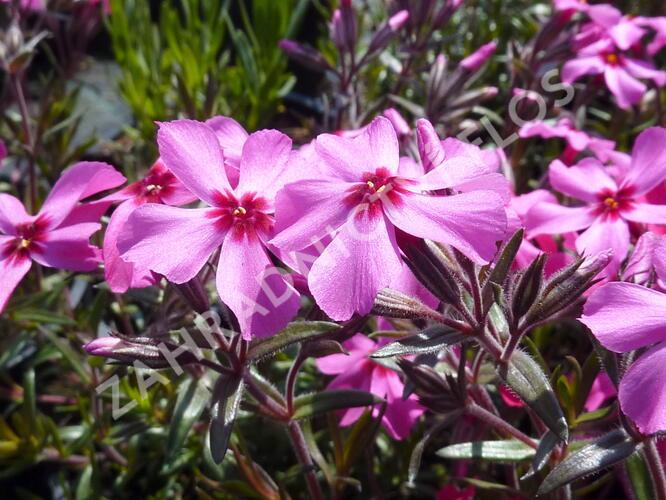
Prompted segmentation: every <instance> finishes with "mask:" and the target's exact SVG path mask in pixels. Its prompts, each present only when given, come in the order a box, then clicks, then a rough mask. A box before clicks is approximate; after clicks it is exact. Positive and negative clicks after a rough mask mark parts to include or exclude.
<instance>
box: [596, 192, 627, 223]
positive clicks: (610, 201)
mask: <svg viewBox="0 0 666 500" xmlns="http://www.w3.org/2000/svg"><path fill="white" fill-rule="evenodd" d="M632 191H633V189H631V190H630V189H620V190H619V191H617V192H613V191H611V190H610V189H605V190H603V191H601V192H600V193H598V194H597V199H598V200H599V201H598V202H597V204H596V206H595V208H594V212H595V215H603V216H604V217H605V218H607V219H613V220H614V219H617V218H618V217H619V216H620V213H621V212H623V211H626V210H631V208H632V207H633V197H632V196H631V192H632Z"/></svg>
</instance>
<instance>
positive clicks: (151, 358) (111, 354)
mask: <svg viewBox="0 0 666 500" xmlns="http://www.w3.org/2000/svg"><path fill="white" fill-rule="evenodd" d="M83 348H84V349H85V350H86V351H87V352H88V354H91V355H93V356H102V357H104V358H111V359H115V360H118V361H120V362H122V363H123V364H128V365H131V364H133V363H134V362H137V361H138V362H141V363H143V364H144V365H146V366H148V367H149V368H156V369H157V368H167V367H169V366H170V363H169V360H168V359H167V357H166V356H165V353H167V354H168V353H170V352H173V351H174V350H176V349H178V347H177V346H173V345H167V344H166V343H163V342H160V343H159V344H158V340H157V339H153V338H149V337H135V338H130V337H126V338H121V337H101V338H98V339H95V340H93V341H92V342H89V343H88V344H86V345H84V346H83ZM174 357H175V358H176V359H177V362H178V363H179V364H181V365H185V364H190V363H196V362H197V357H196V356H195V355H194V354H193V353H192V352H190V351H187V350H183V351H182V352H180V353H179V354H178V355H177V356H174ZM172 361H173V360H172Z"/></svg>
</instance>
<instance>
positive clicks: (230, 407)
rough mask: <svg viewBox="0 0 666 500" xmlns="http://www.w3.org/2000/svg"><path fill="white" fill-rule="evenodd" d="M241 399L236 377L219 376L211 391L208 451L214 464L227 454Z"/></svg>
mask: <svg viewBox="0 0 666 500" xmlns="http://www.w3.org/2000/svg"><path fill="white" fill-rule="evenodd" d="M242 397H243V385H242V383H241V379H240V378H238V377H229V376H224V375H220V377H219V378H218V379H217V382H216V383H215V389H214V390H213V406H212V409H211V420H210V451H211V455H212V457H213V460H214V461H215V463H216V464H220V463H222V460H224V455H225V454H226V453H227V448H228V446H229V438H230V437H231V431H232V430H233V426H234V420H235V419H236V413H238V407H239V406H240V401H241V399H242Z"/></svg>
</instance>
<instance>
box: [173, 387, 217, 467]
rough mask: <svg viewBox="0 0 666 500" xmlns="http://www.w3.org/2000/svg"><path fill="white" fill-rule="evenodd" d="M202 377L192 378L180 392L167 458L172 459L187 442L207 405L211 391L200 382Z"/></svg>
mask: <svg viewBox="0 0 666 500" xmlns="http://www.w3.org/2000/svg"><path fill="white" fill-rule="evenodd" d="M200 382H201V379H194V378H192V379H190V380H189V381H188V383H187V385H186V386H184V387H182V388H181V389H180V391H179V393H178V399H177V400H176V405H175V407H174V411H173V417H172V418H171V424H170V426H169V434H168V436H167V445H166V455H167V460H172V459H173V458H174V457H175V456H176V454H177V453H178V452H179V451H180V449H181V448H182V447H183V444H184V443H185V439H186V438H187V435H188V434H189V432H190V429H191V428H192V425H193V424H194V422H196V421H197V419H198V418H199V416H200V415H201V412H202V411H203V409H204V408H205V407H206V404H207V403H208V400H209V398H210V392H209V391H208V390H207V389H206V388H205V387H204V386H203V385H202V384H201V383H200Z"/></svg>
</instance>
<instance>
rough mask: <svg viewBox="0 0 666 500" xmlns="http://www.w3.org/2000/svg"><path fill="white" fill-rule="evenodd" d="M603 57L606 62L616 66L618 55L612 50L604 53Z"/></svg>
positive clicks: (618, 60) (618, 59)
mask: <svg viewBox="0 0 666 500" xmlns="http://www.w3.org/2000/svg"><path fill="white" fill-rule="evenodd" d="M604 59H605V61H606V63H607V64H610V65H611V66H617V65H618V64H619V63H620V56H619V55H618V54H615V53H614V52H611V53H610V54H605V55H604Z"/></svg>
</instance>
